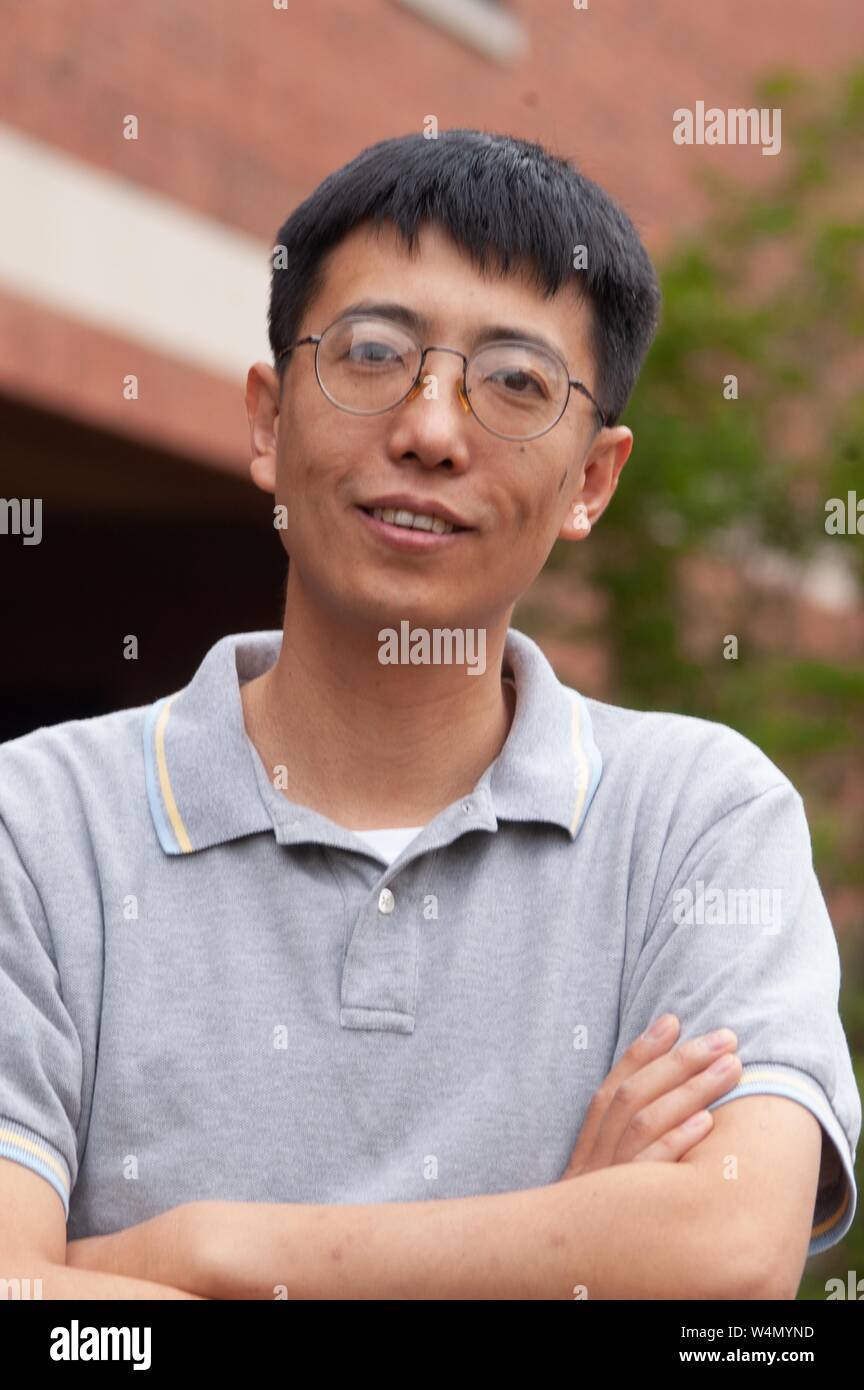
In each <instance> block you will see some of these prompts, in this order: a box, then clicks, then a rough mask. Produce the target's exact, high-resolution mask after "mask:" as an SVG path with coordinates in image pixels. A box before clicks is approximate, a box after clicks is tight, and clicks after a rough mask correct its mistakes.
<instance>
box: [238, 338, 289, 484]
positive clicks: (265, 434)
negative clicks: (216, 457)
mask: <svg viewBox="0 0 864 1390" xmlns="http://www.w3.org/2000/svg"><path fill="white" fill-rule="evenodd" d="M280 405H281V402H280V392H279V378H278V376H277V375H276V372H275V370H274V368H273V367H271V366H270V365H269V364H268V363H266V362H256V363H255V364H254V365H253V366H251V367H250V368H249V373H248V375H247V377H246V415H247V417H248V420H249V439H250V443H251V447H252V459H251V462H250V465H249V472H250V474H251V477H252V481H253V483H254V484H255V486H256V487H259V488H260V489H261V491H262V492H270V493H273V494H275V492H276V448H277V445H278V442H279V410H280Z"/></svg>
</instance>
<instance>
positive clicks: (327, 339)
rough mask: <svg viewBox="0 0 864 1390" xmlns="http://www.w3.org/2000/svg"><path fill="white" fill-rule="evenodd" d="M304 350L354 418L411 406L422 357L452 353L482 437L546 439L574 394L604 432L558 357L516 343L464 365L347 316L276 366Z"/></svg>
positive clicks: (375, 321) (396, 330) (494, 346)
mask: <svg viewBox="0 0 864 1390" xmlns="http://www.w3.org/2000/svg"><path fill="white" fill-rule="evenodd" d="M307 343H314V344H315V375H316V377H317V379H318V385H319V386H320V387H321V390H322V391H323V392H324V395H325V396H326V397H327V399H328V401H331V402H332V403H333V405H335V406H337V407H338V408H339V409H340V410H345V411H347V412H348V413H349V414H351V415H383V414H384V412H385V411H388V410H393V409H395V407H396V406H397V405H401V404H402V402H403V401H407V400H413V398H414V397H415V396H416V395H417V393H418V391H419V390H420V389H421V386H422V385H423V384H424V383H423V382H421V377H422V374H423V368H424V366H425V363H426V357H427V355H428V354H429V353H430V352H449V353H452V354H453V355H454V356H455V357H461V358H462V381H461V383H460V385H459V387H458V394H459V399H460V401H461V402H462V407H463V409H464V410H466V411H468V410H471V411H473V413H474V416H475V418H476V419H477V420H478V421H479V423H480V424H481V425H482V426H483V427H484V429H487V430H489V432H490V433H491V434H495V435H497V436H498V437H499V438H500V439H519V440H522V439H537V438H538V437H539V436H540V435H541V434H546V433H547V432H548V431H549V430H551V429H552V428H553V427H554V426H555V425H557V424H558V421H559V420H560V419H561V416H562V415H563V414H564V411H565V410H566V409H567V402H568V401H569V399H570V392H571V390H576V391H580V392H581V393H582V395H583V396H587V398H588V400H589V401H590V402H591V404H592V405H593V406H594V409H595V410H596V412H597V415H598V416H599V419H600V425H601V428H602V427H603V426H605V424H606V416H605V415H604V413H603V411H602V410H601V409H600V406H599V404H598V402H597V401H596V400H595V399H594V397H593V396H592V395H591V392H590V391H589V390H588V388H587V386H585V385H584V383H583V382H581V381H573V380H571V378H570V374H569V372H568V370H567V367H566V364H565V363H564V362H563V360H562V359H561V358H560V357H559V356H558V354H557V353H555V352H552V351H551V350H548V349H546V348H543V347H540V346H538V345H537V344H535V343H529V342H523V341H522V340H521V339H517V338H513V339H509V338H508V339H501V340H499V341H497V342H493V343H487V344H485V345H484V346H483V347H481V348H478V349H477V351H476V352H473V353H472V354H471V356H470V357H466V356H465V354H464V352H459V351H457V349H456V348H449V347H436V346H429V347H425V348H421V346H420V344H419V343H418V342H417V340H416V338H415V337H414V336H413V334H411V333H409V332H408V330H407V329H405V328H403V327H401V326H400V325H399V324H396V323H393V322H392V321H391V320H390V319H385V318H378V317H377V316H375V315H369V314H346V315H345V316H344V317H342V318H338V319H336V320H335V322H334V323H331V324H330V326H329V328H326V329H325V330H324V332H323V333H312V334H310V335H309V337H308V338H300V339H299V341H298V342H296V343H292V344H291V345H290V346H289V347H286V348H283V349H282V351H281V352H279V353H277V354H276V359H275V360H276V361H277V362H279V361H280V360H281V359H282V358H283V357H286V356H287V355H288V353H289V352H293V351H294V349H295V348H298V347H304V346H305V345H306V344H307ZM426 380H427V381H429V380H430V378H428V377H427V378H426ZM433 389H434V388H433Z"/></svg>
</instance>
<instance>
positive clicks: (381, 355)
mask: <svg viewBox="0 0 864 1390" xmlns="http://www.w3.org/2000/svg"><path fill="white" fill-rule="evenodd" d="M348 356H349V357H350V359H351V361H352V362H362V363H363V364H364V365H366V366H369V365H374V364H375V363H377V362H383V363H386V364H390V363H394V362H400V361H401V360H402V359H401V358H400V356H399V353H398V352H397V351H396V349H395V348H394V347H391V346H390V345H389V344H388V343H376V342H372V341H371V340H370V341H368V342H363V343H352V345H351V349H350V352H349V353H348Z"/></svg>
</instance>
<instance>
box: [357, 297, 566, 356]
mask: <svg viewBox="0 0 864 1390" xmlns="http://www.w3.org/2000/svg"><path fill="white" fill-rule="evenodd" d="M348 314H374V315H375V316H376V318H382V319H390V321H391V322H392V323H398V324H401V325H402V327H403V328H408V329H410V330H411V332H412V333H414V334H416V335H417V337H420V338H425V337H427V336H428V335H429V333H430V332H431V331H432V326H431V324H430V322H429V319H428V318H427V317H426V315H425V314H420V313H418V312H417V310H416V309H409V308H408V306H407V304H398V303H392V302H390V301H386V300H377V299H358V300H357V301H356V303H354V304H349V305H348V307H347V308H345V309H343V310H342V313H341V314H340V315H339V317H340V318H342V317H344V316H345V315H348ZM502 338H518V339H519V341H520V342H523V343H533V344H534V345H535V346H536V347H539V348H545V350H546V351H547V352H552V353H554V354H555V356H556V357H560V358H562V359H564V354H563V352H562V351H561V349H560V348H559V347H556V346H555V344H554V343H550V341H549V339H548V338H544V337H543V336H542V334H540V333H532V332H531V331H530V330H529V329H527V328H520V327H517V326H514V325H513V324H506V323H491V324H487V325H486V326H485V327H484V328H480V329H478V330H477V332H476V333H475V334H474V337H473V341H472V344H471V349H472V351H473V349H474V348H478V347H482V346H483V344H484V343H497V342H500V341H501V339H502Z"/></svg>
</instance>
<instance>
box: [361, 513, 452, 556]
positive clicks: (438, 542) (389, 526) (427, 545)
mask: <svg viewBox="0 0 864 1390" xmlns="http://www.w3.org/2000/svg"><path fill="white" fill-rule="evenodd" d="M358 511H359V512H360V515H361V516H362V517H363V519H364V521H365V523H366V525H367V526H369V527H370V528H371V529H372V530H374V531H375V532H376V533H377V534H378V535H379V536H381V537H382V538H383V539H385V540H387V541H389V542H390V544H391V545H393V546H395V547H396V549H398V550H435V549H438V548H439V547H440V546H442V545H444V546H446V545H450V544H452V543H453V542H454V541H455V540H456V538H457V536H460V535H466V534H467V532H468V531H469V530H470V528H469V527H465V526H457V525H456V524H455V523H454V522H453V521H450V520H449V519H448V518H445V517H443V516H441V515H440V514H439V513H437V512H412V511H409V510H408V509H407V508H406V507H358Z"/></svg>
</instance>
